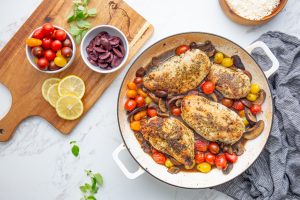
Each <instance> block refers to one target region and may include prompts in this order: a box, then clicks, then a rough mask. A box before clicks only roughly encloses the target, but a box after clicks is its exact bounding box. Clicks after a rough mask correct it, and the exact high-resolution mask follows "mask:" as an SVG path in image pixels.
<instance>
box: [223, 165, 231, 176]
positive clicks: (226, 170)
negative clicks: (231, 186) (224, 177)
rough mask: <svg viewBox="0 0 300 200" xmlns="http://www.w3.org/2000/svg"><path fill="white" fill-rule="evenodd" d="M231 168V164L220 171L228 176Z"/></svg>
mask: <svg viewBox="0 0 300 200" xmlns="http://www.w3.org/2000/svg"><path fill="white" fill-rule="evenodd" d="M232 168H233V164H232V163H228V164H227V167H226V169H223V170H222V172H223V174H229V173H230V172H231V170H232Z"/></svg>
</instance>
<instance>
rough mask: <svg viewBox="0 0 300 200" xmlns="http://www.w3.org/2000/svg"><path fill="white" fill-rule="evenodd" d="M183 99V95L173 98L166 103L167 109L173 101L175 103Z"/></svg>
mask: <svg viewBox="0 0 300 200" xmlns="http://www.w3.org/2000/svg"><path fill="white" fill-rule="evenodd" d="M183 98H184V95H179V96H175V97H173V98H171V99H170V100H169V101H168V102H167V106H168V108H170V107H171V105H172V104H173V103H174V102H175V101H177V100H178V99H183Z"/></svg>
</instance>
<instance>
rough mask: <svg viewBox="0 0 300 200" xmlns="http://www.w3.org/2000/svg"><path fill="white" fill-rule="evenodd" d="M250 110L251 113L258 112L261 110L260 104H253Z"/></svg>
mask: <svg viewBox="0 0 300 200" xmlns="http://www.w3.org/2000/svg"><path fill="white" fill-rule="evenodd" d="M250 110H251V112H252V113H253V114H255V115H256V114H258V113H260V112H261V106H260V105H257V104H254V105H253V106H252V107H251V108H250Z"/></svg>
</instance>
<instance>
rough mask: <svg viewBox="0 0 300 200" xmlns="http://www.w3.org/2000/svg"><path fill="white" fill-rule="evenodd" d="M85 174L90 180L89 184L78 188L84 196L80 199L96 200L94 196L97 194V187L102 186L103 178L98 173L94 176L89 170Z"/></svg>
mask: <svg viewBox="0 0 300 200" xmlns="http://www.w3.org/2000/svg"><path fill="white" fill-rule="evenodd" d="M85 172H86V174H87V176H88V177H90V178H91V182H90V183H85V184H83V185H81V186H80V190H81V192H82V193H83V195H84V196H83V198H81V199H82V200H96V197H95V196H94V195H95V194H97V192H98V190H99V187H100V186H102V185H103V178H102V176H101V174H100V173H95V174H94V173H93V172H92V171H91V170H85Z"/></svg>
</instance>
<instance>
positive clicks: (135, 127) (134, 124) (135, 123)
mask: <svg viewBox="0 0 300 200" xmlns="http://www.w3.org/2000/svg"><path fill="white" fill-rule="evenodd" d="M130 128H131V129H132V130H133V131H139V130H140V129H141V123H140V121H133V122H131V123H130Z"/></svg>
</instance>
